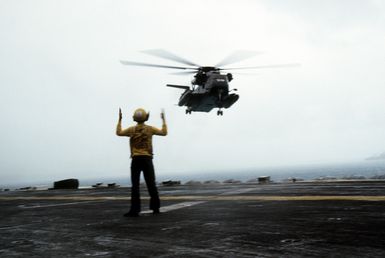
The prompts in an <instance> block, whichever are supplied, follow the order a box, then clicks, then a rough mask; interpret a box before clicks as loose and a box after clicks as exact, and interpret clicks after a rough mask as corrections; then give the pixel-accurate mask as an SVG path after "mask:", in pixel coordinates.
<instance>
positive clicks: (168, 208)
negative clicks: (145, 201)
mask: <svg viewBox="0 0 385 258" xmlns="http://www.w3.org/2000/svg"><path fill="white" fill-rule="evenodd" d="M205 202H207V201H196V202H181V203H176V204H171V205H168V206H163V207H160V212H162V213H165V212H169V211H173V210H178V209H183V208H187V207H191V206H194V205H198V204H202V203H205ZM141 213H143V214H148V213H152V210H146V211H142V212H141Z"/></svg>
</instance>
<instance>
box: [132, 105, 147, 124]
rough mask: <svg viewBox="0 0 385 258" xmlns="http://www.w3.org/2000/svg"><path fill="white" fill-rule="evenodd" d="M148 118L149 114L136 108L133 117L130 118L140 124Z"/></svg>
mask: <svg viewBox="0 0 385 258" xmlns="http://www.w3.org/2000/svg"><path fill="white" fill-rule="evenodd" d="M149 117H150V113H147V112H146V111H145V110H144V109H143V108H138V109H137V110H135V112H134V115H133V116H132V118H133V119H134V121H135V122H138V123H142V122H145V121H147V120H148V118H149Z"/></svg>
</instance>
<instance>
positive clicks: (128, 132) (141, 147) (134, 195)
mask: <svg viewBox="0 0 385 258" xmlns="http://www.w3.org/2000/svg"><path fill="white" fill-rule="evenodd" d="M149 116H150V113H147V112H146V111H145V110H144V109H142V108H138V109H137V110H135V112H134V115H133V120H134V121H135V122H137V124H136V125H135V126H131V127H128V128H127V129H124V130H122V117H123V116H122V110H121V109H120V108H119V121H118V125H117V127H116V135H118V136H127V137H130V149H131V159H132V161H131V184H132V187H131V208H130V211H129V212H128V213H126V214H124V216H126V217H137V216H139V213H140V211H141V205H140V189H139V182H140V173H141V172H142V171H143V176H144V179H145V181H146V185H147V189H148V193H149V195H150V209H151V210H152V211H153V214H158V213H159V208H160V199H159V194H158V189H157V187H156V183H155V171H154V165H153V163H152V158H153V152H152V136H153V135H161V136H166V135H167V125H166V119H165V114H164V111H162V113H161V118H162V129H158V128H155V127H153V126H150V125H146V124H145V122H146V121H147V120H148V118H149Z"/></svg>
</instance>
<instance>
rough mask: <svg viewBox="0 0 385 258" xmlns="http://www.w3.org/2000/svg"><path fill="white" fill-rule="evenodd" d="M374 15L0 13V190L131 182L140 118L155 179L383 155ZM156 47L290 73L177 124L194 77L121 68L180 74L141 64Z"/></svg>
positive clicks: (382, 14) (260, 10)
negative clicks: (123, 131)
mask: <svg viewBox="0 0 385 258" xmlns="http://www.w3.org/2000/svg"><path fill="white" fill-rule="evenodd" d="M384 46H385V2H384V1H381V0H377V1H374V0H372V1H368V0H365V1H364V0H362V1H352V0H344V1H343V0H340V1H336V0H330V1H327V0H326V1H310V0H302V1H300V0H297V1H295V0H293V1H283V0H282V1H279V0H275V1H274V0H272V1H257V0H254V1H251V0H250V1H247V0H237V1H235V0H234V1H229V0H221V1H219V0H218V1H215V0H196V1H181V0H163V1H148V0H141V1H127V0H126V1H107V0H106V1H96V0H90V1H79V0H77V1H70V0H68V1H52V0H46V1H39V0H36V1H27V0H26V1H18V0H1V1H0V116H1V127H0V142H1V144H0V173H1V175H0V181H1V182H16V181H20V180H24V181H26V180H40V179H49V180H51V179H52V180H58V179H63V178H68V177H76V178H79V177H80V178H83V177H84V178H86V177H114V176H122V175H128V174H129V166H130V159H129V143H128V138H124V137H117V136H116V135H115V127H116V122H117V117H118V109H119V107H121V108H122V110H123V115H124V116H123V126H124V127H127V126H129V125H131V124H133V123H132V120H131V117H132V113H133V111H134V110H135V109H136V108H137V107H143V108H145V109H146V110H149V111H150V112H151V117H150V120H149V124H152V125H155V126H158V127H160V126H161V120H160V117H159V113H160V110H161V108H165V110H166V116H167V121H168V126H169V135H168V136H167V137H157V138H154V150H155V158H154V162H155V166H156V170H157V174H158V175H163V174H168V173H174V174H185V173H190V172H194V171H195V172H206V171H208V173H209V172H210V171H214V170H222V169H226V170H229V169H244V168H253V167H256V168H257V167H264V166H286V165H295V164H315V163H317V164H323V163H330V162H352V161H361V160H364V159H365V158H366V157H368V156H371V155H373V154H376V153H381V152H383V151H384V150H385V137H384V132H385V112H384V111H385V101H384V97H385V87H384V86H385V73H384V71H385V47H384ZM157 48H162V49H166V50H168V51H171V52H173V53H175V54H177V55H179V56H182V57H184V58H186V59H189V60H191V61H193V62H195V63H198V64H200V65H215V64H216V63H218V62H219V61H220V60H221V59H223V58H224V57H225V56H227V55H229V54H230V53H232V52H233V51H236V50H251V51H260V52H263V54H260V55H257V56H255V57H253V58H250V59H247V60H245V61H242V62H239V63H236V64H234V66H257V65H269V64H280V63H301V67H296V68H284V69H264V70H256V71H251V72H254V73H255V74H254V75H250V74H234V80H233V81H232V82H231V85H230V86H231V88H237V89H238V93H239V94H240V99H239V101H238V102H237V103H236V104H234V106H233V107H231V108H230V109H227V110H224V115H223V116H222V117H218V116H217V115H216V111H213V112H211V113H193V114H192V115H188V116H187V115H185V112H184V111H185V110H184V108H181V107H178V106H176V105H175V104H176V103H177V101H178V98H179V95H180V94H181V93H182V91H181V90H179V89H173V88H166V87H165V85H166V84H167V83H173V84H184V85H188V83H189V82H190V81H191V76H176V75H171V74H170V73H172V72H174V71H172V70H166V69H156V68H144V67H129V66H123V65H121V64H120V63H119V60H130V61H139V62H149V63H158V64H164V65H178V63H175V62H173V61H168V60H164V59H160V58H157V57H154V56H150V55H147V54H144V53H142V52H140V51H142V50H147V49H157Z"/></svg>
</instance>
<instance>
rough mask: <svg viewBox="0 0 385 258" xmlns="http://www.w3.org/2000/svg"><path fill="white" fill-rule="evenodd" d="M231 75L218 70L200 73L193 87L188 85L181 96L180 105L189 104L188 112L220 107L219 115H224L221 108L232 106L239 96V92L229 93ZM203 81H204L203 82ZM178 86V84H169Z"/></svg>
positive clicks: (193, 82) (195, 78)
mask: <svg viewBox="0 0 385 258" xmlns="http://www.w3.org/2000/svg"><path fill="white" fill-rule="evenodd" d="M228 78H229V75H224V74H220V73H219V72H217V71H209V72H207V73H198V74H196V75H195V76H194V80H193V81H192V85H193V87H192V89H190V88H189V87H188V86H179V87H178V88H183V87H185V88H184V89H185V91H184V92H183V93H182V95H181V96H180V98H179V102H178V105H179V106H187V109H186V114H190V113H191V112H210V111H211V110H212V109H213V108H219V111H218V115H222V112H221V111H220V109H221V108H229V107H231V106H232V105H233V104H234V103H235V102H236V101H237V100H238V98H239V96H238V95H237V94H234V93H231V94H229V92H230V91H229V79H228ZM202 82H203V83H202ZM168 86H171V87H176V85H168Z"/></svg>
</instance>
